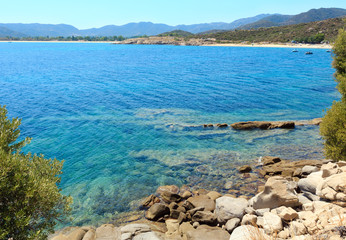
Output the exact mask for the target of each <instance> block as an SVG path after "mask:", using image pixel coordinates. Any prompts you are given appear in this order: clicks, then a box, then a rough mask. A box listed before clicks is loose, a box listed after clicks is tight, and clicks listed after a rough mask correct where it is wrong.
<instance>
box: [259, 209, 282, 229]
mask: <svg viewBox="0 0 346 240" xmlns="http://www.w3.org/2000/svg"><path fill="white" fill-rule="evenodd" d="M259 218H263V222H261V221H257V225H258V226H261V227H263V229H264V231H265V232H266V233H267V234H272V233H278V232H280V231H281V230H282V221H281V218H280V217H279V216H278V215H276V214H274V213H271V212H266V213H264V214H263V217H259Z"/></svg>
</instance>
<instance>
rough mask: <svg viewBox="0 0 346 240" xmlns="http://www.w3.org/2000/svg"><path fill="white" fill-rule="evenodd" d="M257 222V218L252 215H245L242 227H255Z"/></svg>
mask: <svg viewBox="0 0 346 240" xmlns="http://www.w3.org/2000/svg"><path fill="white" fill-rule="evenodd" d="M256 222H257V216H256V215H252V214H245V215H244V216H243V219H242V220H241V225H252V226H255V225H256Z"/></svg>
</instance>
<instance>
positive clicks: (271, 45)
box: [0, 40, 332, 49]
mask: <svg viewBox="0 0 346 240" xmlns="http://www.w3.org/2000/svg"><path fill="white" fill-rule="evenodd" d="M0 43H109V44H120V45H177V44H158V43H151V44H133V43H121V42H114V41H4V40H0ZM178 46H185V45H178ZM194 46H207V47H262V48H299V49H301V48H302V49H304V48H305V49H332V45H330V44H292V43H263V44H262V43H254V44H242V43H212V44H199V45H194Z"/></svg>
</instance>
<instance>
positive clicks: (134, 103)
mask: <svg viewBox="0 0 346 240" xmlns="http://www.w3.org/2000/svg"><path fill="white" fill-rule="evenodd" d="M291 51H292V49H284V48H282V49H281V48H251V47H249V48H240V47H238V48H237V47H182V46H140V45H135V46H126V45H111V44H78V43H11V44H10V43H0V74H1V75H0V104H2V105H3V104H5V105H7V108H8V111H9V114H10V116H20V117H21V118H23V121H22V126H21V130H22V135H23V136H30V137H33V141H32V143H31V144H30V145H29V146H28V147H26V148H25V149H24V150H25V151H32V152H37V153H43V154H44V155H45V156H46V157H56V158H58V159H64V160H65V164H64V174H63V175H62V183H61V187H62V188H63V189H64V190H63V191H64V193H65V194H71V195H72V196H73V197H74V206H73V207H74V210H73V216H74V222H73V224H78V225H82V224H84V225H85V224H95V223H97V222H98V223H100V222H105V221H108V220H109V219H111V218H112V217H114V216H116V215H117V214H118V213H121V212H124V211H129V210H130V209H135V208H136V206H137V205H136V200H137V199H139V198H141V197H144V196H146V195H148V194H151V193H153V192H154V191H155V189H156V188H157V187H158V186H159V185H165V184H177V185H182V184H191V185H196V186H198V187H204V188H207V189H210V190H212V189H215V190H219V191H224V190H223V186H224V184H225V182H228V181H234V182H236V181H239V179H238V177H237V176H238V175H237V174H235V172H236V171H235V169H236V167H237V166H239V164H244V163H247V162H252V161H254V160H255V159H258V158H259V157H260V156H264V155H275V156H280V157H283V158H288V159H290V158H296V159H306V158H323V155H322V150H321V149H322V140H321V137H320V136H319V133H318V127H316V126H301V127H297V128H296V129H295V130H281V129H276V130H270V131H234V130H232V129H229V128H227V129H217V128H214V129H203V128H201V127H198V125H201V124H204V123H223V122H226V123H233V122H237V121H245V120H304V119H312V118H317V117H321V116H322V115H323V110H324V109H326V108H327V107H328V106H330V105H331V103H332V101H333V100H335V99H338V98H339V96H338V94H337V92H336V89H335V85H336V84H335V82H334V81H333V78H332V74H333V72H334V70H333V69H332V68H331V62H332V58H331V56H330V53H326V51H325V50H311V51H313V53H314V54H313V55H305V54H304V52H305V51H308V49H305V50H303V49H301V50H300V51H299V52H298V53H292V52H291Z"/></svg>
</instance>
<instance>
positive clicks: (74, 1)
mask: <svg viewBox="0 0 346 240" xmlns="http://www.w3.org/2000/svg"><path fill="white" fill-rule="evenodd" d="M0 6H1V7H0V22H1V23H19V22H21V23H52V24H58V23H65V24H71V25H74V26H75V27H77V28H79V29H85V28H91V27H101V26H104V25H110V24H114V25H122V24H126V23H129V22H140V21H150V22H154V23H165V24H169V25H178V24H193V23H207V22H232V21H234V20H236V19H239V18H244V17H251V16H255V15H257V14H261V13H282V14H297V13H301V12H305V11H307V10H309V9H311V8H320V7H338V8H346V0H323V1H322V0H213V1H210V0H207V1H204V0H199V1H197V0H174V1H172V0H170V1H166V0H147V1H145V0H121V1H119V0H92V1H91V0H7V1H6V0H1V5H0Z"/></svg>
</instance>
